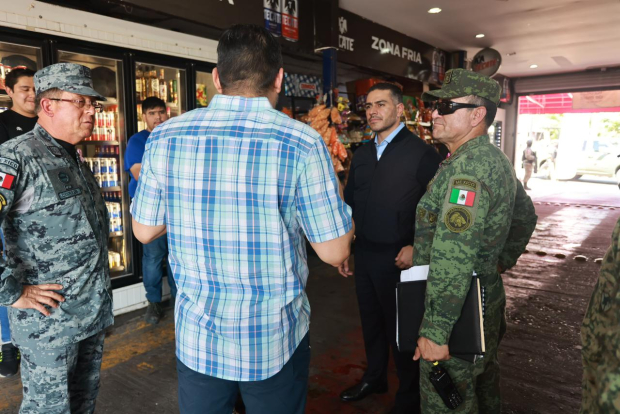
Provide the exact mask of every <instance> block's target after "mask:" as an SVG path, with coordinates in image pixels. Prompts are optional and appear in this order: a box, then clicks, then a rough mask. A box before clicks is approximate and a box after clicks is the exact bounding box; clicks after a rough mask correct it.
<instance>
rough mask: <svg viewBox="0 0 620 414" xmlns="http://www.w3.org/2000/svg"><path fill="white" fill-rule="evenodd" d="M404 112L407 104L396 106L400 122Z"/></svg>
mask: <svg viewBox="0 0 620 414" xmlns="http://www.w3.org/2000/svg"><path fill="white" fill-rule="evenodd" d="M403 112H405V104H402V103H399V104H397V105H396V116H397V118H398V119H399V121H400V117H401V116H402V115H403Z"/></svg>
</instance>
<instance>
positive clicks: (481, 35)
mask: <svg viewBox="0 0 620 414" xmlns="http://www.w3.org/2000/svg"><path fill="white" fill-rule="evenodd" d="M476 37H477V38H478V39H480V38H482V37H484V33H480V34H477V35H476Z"/></svg>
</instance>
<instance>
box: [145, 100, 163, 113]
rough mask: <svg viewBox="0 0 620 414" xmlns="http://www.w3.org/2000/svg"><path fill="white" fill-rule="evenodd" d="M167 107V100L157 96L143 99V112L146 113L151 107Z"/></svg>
mask: <svg viewBox="0 0 620 414" xmlns="http://www.w3.org/2000/svg"><path fill="white" fill-rule="evenodd" d="M154 108H166V102H164V101H162V100H161V99H159V98H158V97H156V96H149V97H148V98H146V99H145V100H143V101H142V113H143V114H145V113H146V111H148V110H149V109H154Z"/></svg>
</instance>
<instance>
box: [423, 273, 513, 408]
mask: <svg viewBox="0 0 620 414" xmlns="http://www.w3.org/2000/svg"><path fill="white" fill-rule="evenodd" d="M493 288H494V289H496V292H495V295H494V296H496V298H495V300H490V301H489V302H487V308H486V312H485V318H484V334H485V344H486V353H485V355H484V358H483V359H482V360H478V361H476V363H475V364H472V363H470V362H466V361H463V360H462V359H459V358H455V357H453V358H451V359H450V360H449V361H443V362H441V363H440V364H441V366H442V367H444V368H445V369H446V371H448V374H450V377H451V378H452V381H453V382H454V385H455V386H456V388H457V389H458V391H459V393H460V394H461V397H463V403H462V404H461V405H460V406H459V407H458V408H457V409H456V410H450V409H449V408H448V407H446V405H445V404H444V403H443V400H442V399H441V397H439V395H438V394H437V391H435V387H433V384H432V383H431V382H430V380H429V373H430V372H431V370H432V367H433V363H432V362H427V361H424V360H422V361H421V362H420V394H421V398H422V412H423V413H426V414H440V413H471V414H477V413H485V414H495V413H499V412H500V411H501V398H500V389H499V377H500V375H499V362H498V360H497V348H498V346H499V343H500V341H501V339H502V337H503V336H504V332H505V331H506V317H505V308H506V299H505V295H504V293H503V292H504V288H503V284H502V282H501V279H499V282H498V285H496V286H493ZM500 289H501V290H500Z"/></svg>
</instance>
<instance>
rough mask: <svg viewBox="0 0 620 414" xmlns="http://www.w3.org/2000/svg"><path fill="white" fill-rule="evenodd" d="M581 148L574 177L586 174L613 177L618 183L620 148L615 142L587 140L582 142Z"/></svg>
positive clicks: (619, 176)
mask: <svg viewBox="0 0 620 414" xmlns="http://www.w3.org/2000/svg"><path fill="white" fill-rule="evenodd" d="M581 149H582V154H581V156H580V157H578V159H577V171H576V173H575V177H574V178H575V179H578V178H581V176H583V175H586V174H587V175H598V176H602V177H615V178H616V181H617V182H618V185H620V158H618V156H619V154H620V148H619V147H618V145H617V142H610V141H600V140H591V141H590V140H588V141H584V142H583V146H582V148H581Z"/></svg>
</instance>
